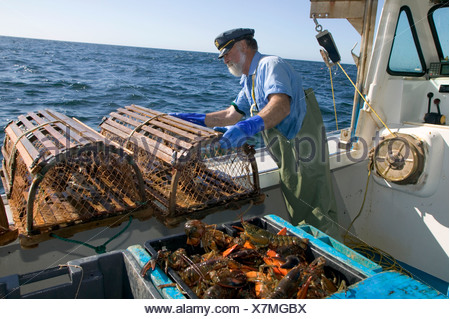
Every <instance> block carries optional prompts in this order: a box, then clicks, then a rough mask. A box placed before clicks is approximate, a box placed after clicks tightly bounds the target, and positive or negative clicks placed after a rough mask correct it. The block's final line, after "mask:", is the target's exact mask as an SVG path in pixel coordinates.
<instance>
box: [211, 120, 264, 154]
mask: <svg viewBox="0 0 450 319" xmlns="http://www.w3.org/2000/svg"><path fill="white" fill-rule="evenodd" d="M214 129H215V130H216V131H219V132H220V131H221V129H224V128H221V127H215V128H214ZM225 129H227V128H225ZM262 130H264V120H263V119H262V117H261V116H259V115H256V116H253V117H251V118H249V119H247V120H245V121H241V122H238V123H236V124H235V125H233V126H230V127H228V129H227V130H226V132H225V134H224V135H223V136H222V138H221V139H220V141H219V144H220V147H221V148H224V149H227V148H231V147H241V146H242V145H243V144H244V143H245V142H246V141H247V139H248V138H249V137H252V136H253V135H255V134H256V133H258V132H260V131H262Z"/></svg>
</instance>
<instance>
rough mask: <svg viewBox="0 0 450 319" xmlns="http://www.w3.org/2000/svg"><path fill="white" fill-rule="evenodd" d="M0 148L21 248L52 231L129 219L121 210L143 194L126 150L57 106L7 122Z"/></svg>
mask: <svg viewBox="0 0 450 319" xmlns="http://www.w3.org/2000/svg"><path fill="white" fill-rule="evenodd" d="M2 153H3V161H2V182H3V185H4V188H5V191H6V194H7V197H8V202H9V206H10V209H11V212H12V216H13V220H14V226H15V227H16V228H17V229H18V232H19V238H20V239H21V244H22V246H34V245H36V244H37V243H39V242H40V241H43V240H46V239H48V237H49V236H50V235H49V234H50V233H59V234H60V235H62V236H66V237H67V236H71V235H73V234H74V233H76V232H78V231H82V230H86V229H90V228H94V227H98V226H101V225H108V226H111V225H113V224H114V223H119V222H122V221H126V218H124V216H123V215H124V214H126V213H132V212H135V211H136V210H137V209H138V208H140V207H141V205H142V203H143V202H144V200H145V193H144V188H143V181H142V176H141V173H140V171H139V168H138V167H137V165H136V164H135V163H134V162H133V158H132V156H131V153H130V152H129V151H126V150H124V149H122V148H120V147H119V146H118V145H117V144H115V143H112V142H110V141H108V140H106V139H105V138H104V136H102V135H101V134H99V133H98V132H96V131H94V130H92V129H91V128H89V127H88V126H86V125H84V124H83V123H81V122H80V121H78V120H77V119H75V118H69V117H67V116H65V115H64V114H61V113H58V112H54V111H49V110H43V111H37V112H30V113H28V114H27V115H21V116H19V117H18V120H17V121H15V122H10V123H9V124H8V125H7V127H6V128H5V140H4V144H3V147H2ZM135 216H136V217H138V218H139V219H146V218H149V217H150V216H151V215H149V213H148V212H146V211H145V210H142V211H141V212H140V215H135Z"/></svg>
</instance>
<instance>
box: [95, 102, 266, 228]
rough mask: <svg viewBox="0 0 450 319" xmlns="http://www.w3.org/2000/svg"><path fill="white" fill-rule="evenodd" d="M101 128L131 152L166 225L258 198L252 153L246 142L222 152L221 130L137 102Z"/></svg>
mask: <svg viewBox="0 0 450 319" xmlns="http://www.w3.org/2000/svg"><path fill="white" fill-rule="evenodd" d="M100 127H101V134H103V135H104V136H105V137H107V138H108V139H110V140H112V141H115V142H117V143H118V144H119V145H121V146H122V147H124V148H127V149H128V150H130V151H131V152H133V154H134V161H135V162H136V164H137V165H138V166H139V169H140V171H141V172H142V176H143V180H144V184H145V192H146V198H147V202H148V203H149V204H151V205H152V207H153V208H154V209H155V211H156V212H157V216H158V217H159V219H162V220H163V221H164V222H165V223H166V224H171V223H177V222H179V221H180V220H181V219H180V218H177V217H181V216H185V217H189V216H190V217H192V214H193V213H196V212H200V211H203V212H205V213H206V212H208V213H209V212H212V211H215V210H219V209H223V208H229V207H233V208H234V207H236V208H237V207H240V206H241V205H242V204H243V203H246V202H248V201H249V200H253V201H254V202H257V203H259V202H261V201H262V198H263V195H261V193H260V187H259V179H258V170H257V166H256V161H255V158H254V153H255V151H254V149H253V148H252V147H250V146H248V145H245V146H244V147H242V148H239V149H235V150H231V151H228V152H225V151H224V150H222V149H220V148H219V144H218V140H219V139H220V137H221V133H218V132H216V131H214V130H212V129H209V128H206V127H202V126H199V125H196V124H192V123H190V122H186V121H184V120H181V119H178V118H176V117H172V116H169V115H167V114H165V113H160V112H157V111H154V110H151V109H148V108H143V107H140V106H136V105H131V106H127V107H124V108H119V109H118V110H117V111H116V112H112V113H110V115H109V117H108V118H105V119H104V121H103V122H102V123H101V125H100Z"/></svg>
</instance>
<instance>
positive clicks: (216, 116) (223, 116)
mask: <svg viewBox="0 0 450 319" xmlns="http://www.w3.org/2000/svg"><path fill="white" fill-rule="evenodd" d="M241 118H242V114H241V113H239V112H238V111H236V109H235V108H234V106H233V105H231V106H230V107H229V108H227V109H225V110H221V111H217V112H212V113H208V114H206V117H205V124H206V126H209V127H214V126H227V125H233V124H236V123H237V122H238V121H239V120H240V119H241Z"/></svg>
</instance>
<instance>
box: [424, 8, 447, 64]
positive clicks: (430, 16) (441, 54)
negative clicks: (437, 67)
mask: <svg viewBox="0 0 450 319" xmlns="http://www.w3.org/2000/svg"><path fill="white" fill-rule="evenodd" d="M446 7H447V8H448V2H445V3H442V4H438V5H436V6H434V7H432V8H431V9H430V11H428V24H429V25H430V30H431V34H432V35H433V41H434V45H435V46H436V51H437V53H438V56H439V60H440V61H443V60H444V59H445V57H444V51H443V50H442V46H441V41H440V40H439V37H438V33H437V29H436V25H435V24H434V19H433V13H434V12H435V11H436V10H438V9H441V8H446Z"/></svg>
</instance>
